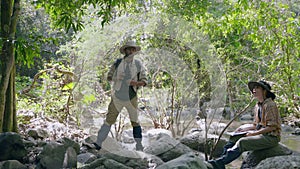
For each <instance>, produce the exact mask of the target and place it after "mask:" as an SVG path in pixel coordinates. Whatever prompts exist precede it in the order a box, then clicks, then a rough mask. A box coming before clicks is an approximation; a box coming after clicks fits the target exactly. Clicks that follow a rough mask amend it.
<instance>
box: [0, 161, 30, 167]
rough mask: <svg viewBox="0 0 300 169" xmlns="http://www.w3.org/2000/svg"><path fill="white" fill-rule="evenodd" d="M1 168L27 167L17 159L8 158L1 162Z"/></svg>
mask: <svg viewBox="0 0 300 169" xmlns="http://www.w3.org/2000/svg"><path fill="white" fill-rule="evenodd" d="M0 168H1V169H27V167H26V166H25V165H23V164H22V163H20V162H19V161H17V160H7V161H2V162H0Z"/></svg>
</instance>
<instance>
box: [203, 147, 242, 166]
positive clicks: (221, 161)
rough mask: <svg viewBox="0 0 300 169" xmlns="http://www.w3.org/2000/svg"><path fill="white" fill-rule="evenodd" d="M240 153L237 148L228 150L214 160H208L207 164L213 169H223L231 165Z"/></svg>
mask: <svg viewBox="0 0 300 169" xmlns="http://www.w3.org/2000/svg"><path fill="white" fill-rule="evenodd" d="M241 154H242V153H241V152H240V150H239V148H238V147H236V148H234V149H228V150H227V152H226V154H225V155H223V156H222V157H220V158H218V159H216V160H209V161H208V162H209V163H210V164H211V165H212V166H213V167H214V169H225V165H226V164H229V163H231V162H232V161H233V160H235V159H237V158H238V157H239V156H240V155H241Z"/></svg>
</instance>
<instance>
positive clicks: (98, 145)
mask: <svg viewBox="0 0 300 169" xmlns="http://www.w3.org/2000/svg"><path fill="white" fill-rule="evenodd" d="M109 131H110V125H107V124H105V123H104V124H103V125H102V126H101V128H100V130H99V131H98V137H97V141H96V143H93V144H94V146H95V147H96V149H97V150H100V149H101V145H102V142H103V141H104V140H105V139H106V138H107V135H108V133H109Z"/></svg>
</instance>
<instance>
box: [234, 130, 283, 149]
mask: <svg viewBox="0 0 300 169" xmlns="http://www.w3.org/2000/svg"><path fill="white" fill-rule="evenodd" d="M229 141H231V142H234V143H235V145H234V146H233V148H235V147H239V150H240V152H245V151H254V150H262V149H267V148H271V147H274V146H276V145H278V142H279V141H280V137H276V136H271V135H267V134H260V135H256V136H248V137H241V136H233V137H230V139H229Z"/></svg>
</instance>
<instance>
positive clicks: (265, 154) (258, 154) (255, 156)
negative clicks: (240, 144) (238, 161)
mask: <svg viewBox="0 0 300 169" xmlns="http://www.w3.org/2000/svg"><path fill="white" fill-rule="evenodd" d="M292 153H293V152H292V151H291V150H290V149H288V148H287V147H286V146H285V145H283V144H281V143H279V144H278V145H277V146H275V147H273V148H269V149H264V150H257V151H249V152H248V154H247V155H246V157H245V158H244V160H243V163H242V166H241V168H243V169H246V168H254V167H255V166H257V165H258V164H259V163H260V162H261V161H262V160H264V159H266V158H270V157H275V156H284V155H291V154H292Z"/></svg>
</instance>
